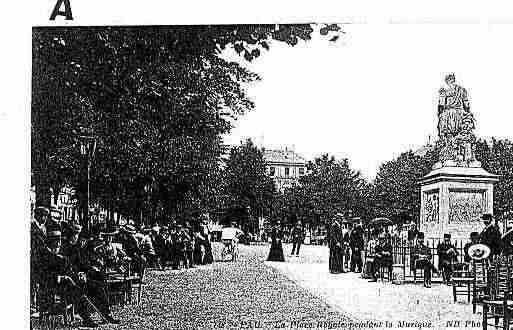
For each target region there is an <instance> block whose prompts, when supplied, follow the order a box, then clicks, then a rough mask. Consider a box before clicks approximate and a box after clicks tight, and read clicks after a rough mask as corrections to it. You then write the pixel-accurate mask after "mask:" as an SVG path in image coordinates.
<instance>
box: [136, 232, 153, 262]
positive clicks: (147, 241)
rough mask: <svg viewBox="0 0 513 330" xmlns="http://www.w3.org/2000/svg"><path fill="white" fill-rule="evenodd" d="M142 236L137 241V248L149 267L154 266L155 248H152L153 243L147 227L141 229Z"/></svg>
mask: <svg viewBox="0 0 513 330" xmlns="http://www.w3.org/2000/svg"><path fill="white" fill-rule="evenodd" d="M141 231H142V236H141V238H140V240H139V247H140V249H141V253H142V255H143V256H144V258H145V259H146V262H147V263H148V264H149V265H153V266H155V265H156V261H155V260H156V254H155V248H154V247H153V242H152V239H151V236H150V234H151V228H149V227H143V228H142V229H141Z"/></svg>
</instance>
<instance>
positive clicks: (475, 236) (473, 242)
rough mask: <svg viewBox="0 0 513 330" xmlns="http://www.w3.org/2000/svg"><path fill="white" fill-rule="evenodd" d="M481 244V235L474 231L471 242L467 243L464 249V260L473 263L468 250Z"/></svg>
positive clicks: (471, 234)
mask: <svg viewBox="0 0 513 330" xmlns="http://www.w3.org/2000/svg"><path fill="white" fill-rule="evenodd" d="M476 244H479V233H478V232H477V231H473V232H471V233H470V242H467V243H465V246H464V247H463V252H464V253H465V256H464V260H465V262H471V261H472V258H471V257H470V255H469V254H468V249H469V248H470V247H471V246H473V245H476Z"/></svg>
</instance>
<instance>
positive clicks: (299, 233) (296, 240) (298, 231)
mask: <svg viewBox="0 0 513 330" xmlns="http://www.w3.org/2000/svg"><path fill="white" fill-rule="evenodd" d="M290 235H291V236H292V252H291V253H290V254H294V252H296V255H299V248H300V247H301V243H303V237H304V232H303V228H302V227H301V226H295V227H294V228H293V229H292V232H291V233H290Z"/></svg>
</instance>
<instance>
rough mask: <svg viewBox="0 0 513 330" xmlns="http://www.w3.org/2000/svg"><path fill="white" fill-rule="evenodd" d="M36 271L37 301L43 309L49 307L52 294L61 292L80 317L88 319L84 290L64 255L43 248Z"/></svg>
mask: <svg viewBox="0 0 513 330" xmlns="http://www.w3.org/2000/svg"><path fill="white" fill-rule="evenodd" d="M37 271H38V273H39V276H38V279H39V285H40V292H41V293H42V295H41V296H40V297H39V299H38V301H39V304H40V306H41V308H42V309H43V310H44V309H45V308H48V307H50V304H51V296H52V295H53V294H61V295H62V296H64V297H65V298H67V299H68V301H70V302H72V303H73V304H74V305H75V307H76V311H77V313H78V315H80V317H82V319H84V320H86V319H90V314H89V311H88V310H87V302H86V301H85V298H84V291H83V289H82V287H81V286H80V285H79V284H78V283H79V280H78V277H77V276H76V274H75V273H74V272H73V270H72V267H71V265H70V264H69V263H68V261H67V259H66V258H65V257H63V256H62V255H60V254H56V253H54V252H52V251H50V250H49V249H44V250H43V251H41V253H40V255H39V258H38V263H37ZM63 276H68V277H69V278H71V280H68V279H64V278H63ZM59 279H60V280H59Z"/></svg>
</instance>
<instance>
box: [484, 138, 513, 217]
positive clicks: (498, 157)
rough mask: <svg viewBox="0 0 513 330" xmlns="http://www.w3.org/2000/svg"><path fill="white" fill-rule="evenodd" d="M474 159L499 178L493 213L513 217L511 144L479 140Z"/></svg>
mask: <svg viewBox="0 0 513 330" xmlns="http://www.w3.org/2000/svg"><path fill="white" fill-rule="evenodd" d="M476 158H477V159H478V160H479V161H481V163H482V166H483V168H484V169H485V170H487V171H488V172H490V173H493V174H496V175H498V176H499V182H498V183H497V184H495V186H494V206H493V212H494V214H495V215H497V216H502V215H506V214H508V213H509V215H508V216H509V217H511V216H512V215H513V142H511V141H509V140H497V139H492V140H491V141H490V142H489V143H488V142H486V141H485V140H479V141H478V142H477V144H476Z"/></svg>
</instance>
